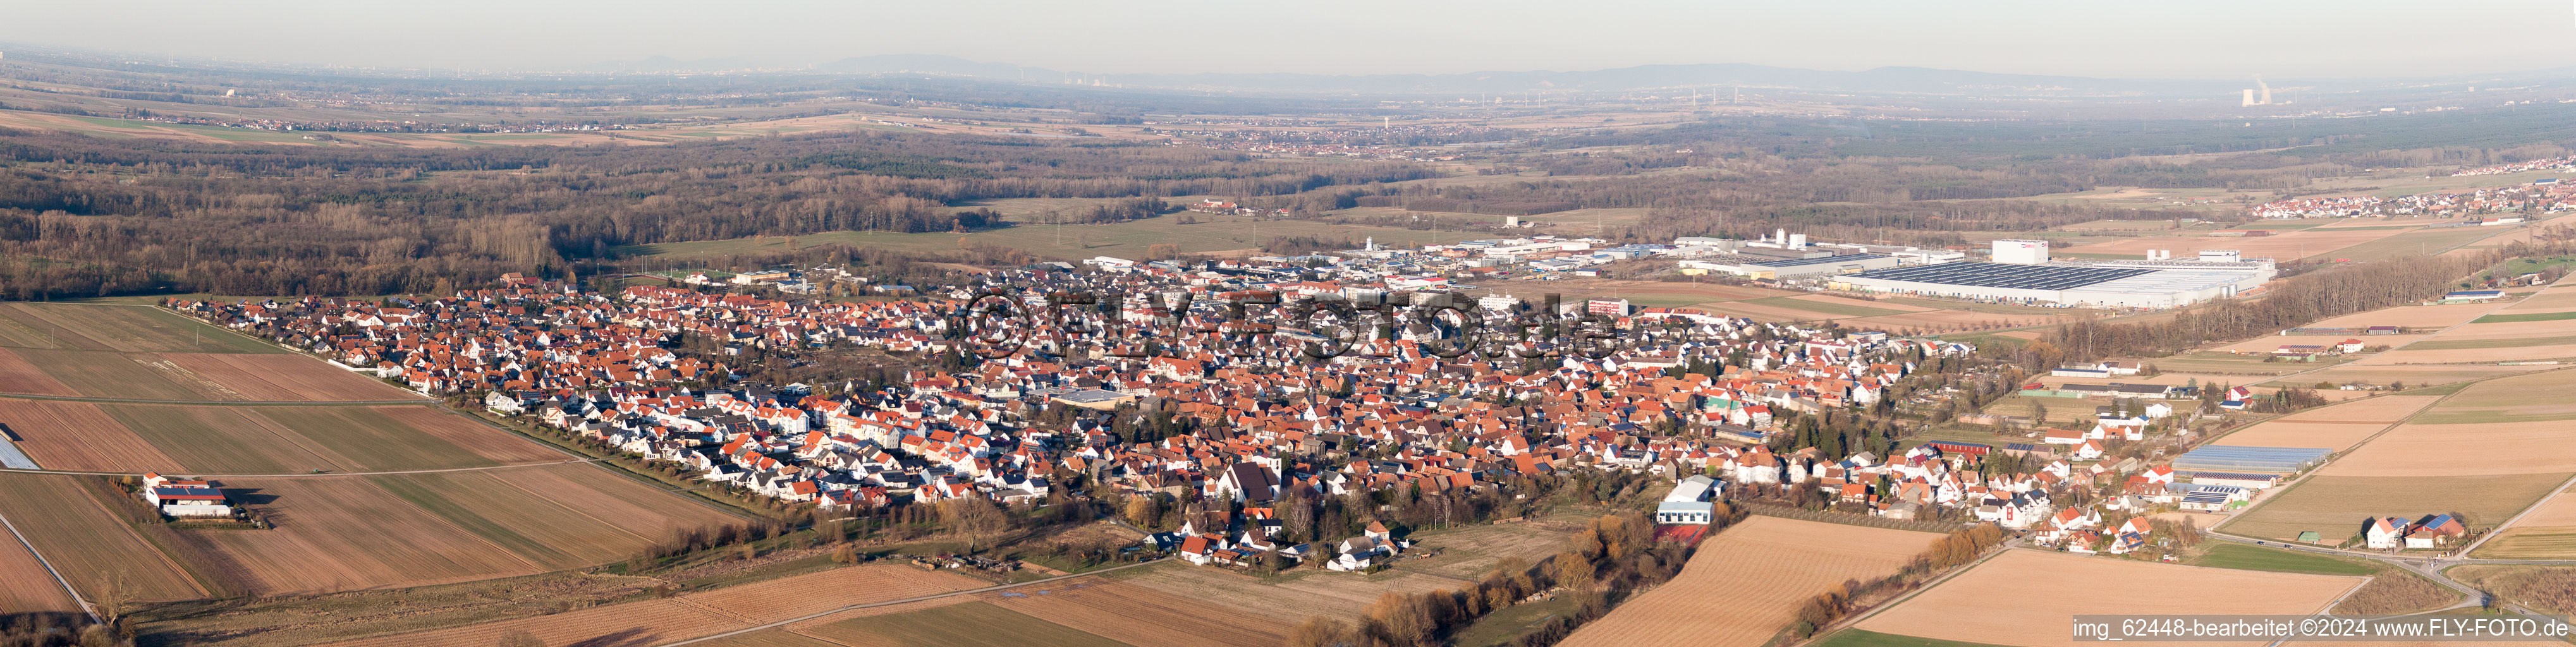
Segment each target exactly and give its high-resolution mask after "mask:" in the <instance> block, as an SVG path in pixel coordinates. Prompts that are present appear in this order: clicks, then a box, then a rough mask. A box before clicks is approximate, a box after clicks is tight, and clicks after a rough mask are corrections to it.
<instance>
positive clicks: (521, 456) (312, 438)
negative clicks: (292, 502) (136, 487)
mask: <svg viewBox="0 0 2576 647" xmlns="http://www.w3.org/2000/svg"><path fill="white" fill-rule="evenodd" d="M97 407H98V410H99V411H101V412H103V413H105V414H106V415H107V417H108V418H110V419H111V421H112V422H114V423H116V425H115V427H122V428H123V429H124V430H127V431H129V432H130V433H132V434H134V435H136V436H139V437H140V438H142V439H143V440H144V441H146V442H148V443H150V444H151V445H152V446H153V447H155V448H158V449H159V450H160V452H161V453H163V454H166V455H168V456H169V457H170V458H171V459H174V460H175V461H176V462H177V465H176V469H179V470H181V471H187V472H198V473H209V474H292V473H305V472H313V471H316V470H320V471H329V472H352V471H389V470H422V469H452V468H464V467H492V466H496V465H503V464H520V463H536V462H547V461H561V460H566V457H565V456H564V455H563V454H560V453H556V452H554V451H552V450H548V449H546V448H544V447H543V446H540V445H537V444H535V443H533V442H532V441H529V440H527V439H525V438H520V437H518V436H515V435H511V434H510V433H508V432H504V431H501V430H498V429H492V428H489V427H484V426H481V425H480V424H478V423H475V422H474V421H472V420H467V419H464V418H459V417H456V416H454V415H450V414H446V413H443V412H440V411H438V410H436V409H432V408H429V407H427V406H421V405H397V406H379V407H366V406H273V407H254V406H234V407H224V406H199V405H159V404H102V405H97ZM110 429H113V427H107V426H102V427H101V428H100V430H98V431H95V432H93V433H96V434H109V435H112V434H113V432H112V431H108V430H110ZM40 460H41V459H40ZM162 469H169V468H168V467H166V466H165V467H163V468H162ZM121 471H142V468H137V467H126V468H124V469H122V470H121Z"/></svg>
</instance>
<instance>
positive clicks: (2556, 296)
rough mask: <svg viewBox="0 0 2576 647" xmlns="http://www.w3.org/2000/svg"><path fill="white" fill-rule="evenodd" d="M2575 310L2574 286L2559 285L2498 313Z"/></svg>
mask: <svg viewBox="0 0 2576 647" xmlns="http://www.w3.org/2000/svg"><path fill="white" fill-rule="evenodd" d="M2569 310H2576V286H2570V285H2561V286H2557V287H2552V288H2549V289H2547V290H2541V291H2540V293H2539V294H2535V295H2531V297H2529V298H2526V299H2523V300H2522V302H2521V303H2516V304H2513V306H2512V307H2509V308H2505V309H2503V310H2499V311H2498V312H2566V311H2569Z"/></svg>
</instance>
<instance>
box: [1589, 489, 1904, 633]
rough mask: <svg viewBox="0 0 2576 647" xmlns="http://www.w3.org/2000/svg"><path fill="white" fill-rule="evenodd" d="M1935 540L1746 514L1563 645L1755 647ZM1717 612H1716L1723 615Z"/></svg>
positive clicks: (1897, 532) (1899, 564)
mask: <svg viewBox="0 0 2576 647" xmlns="http://www.w3.org/2000/svg"><path fill="white" fill-rule="evenodd" d="M1940 538H1941V535H1937V534H1933V533H1927V532H1911V531H1905V530H1888V529H1884V528H1867V527H1860V526H1846V525H1841V524H1829V523H1818V522H1813V521H1798V520H1794V519H1782V518H1778V517H1759V516H1757V517H1751V518H1748V519H1745V520H1744V522H1742V523H1738V524H1736V525H1735V526H1733V527H1729V528H1727V529H1726V530H1724V531H1721V532H1719V533H1718V534H1717V535H1716V536H1714V537H1710V538H1709V539H1708V540H1707V541H1705V542H1702V543H1701V544H1700V546H1699V551H1698V552H1697V553H1694V554H1693V555H1692V556H1691V560H1690V564H1689V565H1688V566H1686V567H1684V568H1683V569H1682V574H1681V576H1679V577H1675V578H1673V580H1672V581H1671V582H1667V583H1665V584H1664V585H1663V586H1661V587H1657V588H1656V589H1655V590H1653V591H1648V592H1646V594H1644V595H1641V596H1638V597H1637V599H1634V600H1630V601H1628V602H1627V603H1626V604H1622V605H1619V608H1617V609H1615V610H1612V611H1611V612H1610V615H1608V616H1604V617H1602V618H1601V619H1600V620H1595V621H1593V622H1592V623H1591V624H1587V625H1584V626H1583V628H1581V629H1577V630H1575V632H1574V635H1573V636H1569V637H1567V638H1566V639H1565V642H1564V643H1561V644H1563V645H1566V646H1567V647H1633V646H1646V645H1694V646H1698V645H1709V646H1713V647H1751V646H1753V645H1760V644H1762V643H1763V641H1766V640H1769V639H1770V638H1771V636H1772V635H1773V634H1775V633H1778V632H1779V631H1780V628H1781V627H1783V626H1785V625H1787V624H1788V623H1789V622H1790V621H1791V620H1793V619H1795V618H1794V614H1795V613H1796V612H1797V608H1798V605H1800V604H1803V603H1805V602H1806V600H1807V598H1809V597H1812V596H1814V595H1815V594H1818V593H1823V592H1824V591H1825V589H1826V588H1827V587H1830V586H1833V585H1836V584H1841V583H1842V582H1843V581H1844V580H1847V579H1870V578H1877V577H1883V576H1886V575H1890V574H1893V573H1895V572H1896V571H1897V570H1898V569H1901V568H1903V567H1904V566H1905V563H1906V562H1907V561H1909V560H1912V559H1914V557H1915V556H1916V555H1919V554H1921V553H1922V552H1923V550H1924V549H1926V548H1929V547H1931V545H1932V542H1933V541H1935V540H1938V539H1940ZM1721 610H1722V611H1721Z"/></svg>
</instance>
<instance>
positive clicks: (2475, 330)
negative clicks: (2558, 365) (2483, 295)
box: [2439, 312, 2576, 341]
mask: <svg viewBox="0 0 2576 647" xmlns="http://www.w3.org/2000/svg"><path fill="white" fill-rule="evenodd" d="M2496 314H2507V313H2504V312H2498V313H2496ZM2567 335H2576V322H2570V321H2568V320H2564V319H2561V320H2558V321H2506V322H2498V323H2467V324H2461V325H2460V326H2459V327H2457V328H2452V329H2450V330H2445V331H2442V336H2441V337H2439V339H2442V340H2446V341H2447V340H2453V339H2523V338H2549V337H2563V336H2567Z"/></svg>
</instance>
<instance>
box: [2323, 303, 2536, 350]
mask: <svg viewBox="0 0 2576 647" xmlns="http://www.w3.org/2000/svg"><path fill="white" fill-rule="evenodd" d="M2495 309H2496V304H2492V303H2451V304H2438V305H2414V306H2397V307H2394V308H2381V309H2378V310H2372V311H2369V312H2356V313H2352V314H2348V315H2344V316H2340V317H2335V318H2331V319H2326V320H2323V321H2319V322H2316V323H2312V324H2308V325H2309V326H2310V327H2315V328H2368V327H2371V326H2398V327H2401V328H2445V327H2450V326H2457V325H2460V324H2464V323H2468V322H2469V321H2470V320H2473V319H2476V318H2478V317H2481V316H2485V315H2486V314H2487V313H2488V312H2492V311H2494V310H2495ZM2363 341H2369V340H2363Z"/></svg>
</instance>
